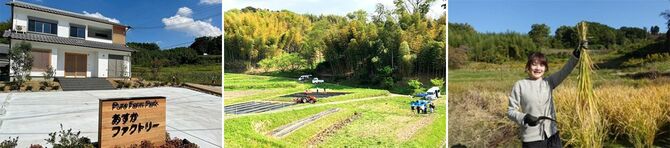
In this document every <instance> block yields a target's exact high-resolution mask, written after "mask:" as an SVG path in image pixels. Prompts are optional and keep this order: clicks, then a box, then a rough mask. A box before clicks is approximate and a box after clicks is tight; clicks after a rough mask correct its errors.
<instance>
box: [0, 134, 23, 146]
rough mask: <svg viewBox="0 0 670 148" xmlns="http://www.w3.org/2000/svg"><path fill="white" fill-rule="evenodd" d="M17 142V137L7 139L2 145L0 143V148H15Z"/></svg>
mask: <svg viewBox="0 0 670 148" xmlns="http://www.w3.org/2000/svg"><path fill="white" fill-rule="evenodd" d="M18 141H19V137H18V136H17V137H16V138H12V137H9V139H7V140H3V141H2V143H0V148H15V147H16V145H17V143H16V142H18Z"/></svg>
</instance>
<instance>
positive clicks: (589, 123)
mask: <svg viewBox="0 0 670 148" xmlns="http://www.w3.org/2000/svg"><path fill="white" fill-rule="evenodd" d="M577 32H578V33H579V37H580V42H581V43H585V42H587V26H586V22H581V23H579V24H578V26H577ZM581 43H580V44H581ZM579 48H580V55H581V56H580V58H579V63H578V65H579V77H578V87H577V89H578V93H577V95H578V98H577V105H575V107H576V111H577V118H578V121H580V123H578V124H577V125H579V127H580V129H581V130H582V132H579V133H574V134H575V135H573V136H574V138H576V141H575V142H576V143H575V146H579V147H603V142H604V139H605V138H606V136H607V129H606V128H607V126H606V125H607V124H606V123H605V122H606V120H603V118H602V116H601V113H600V111H599V110H598V104H599V101H598V99H596V97H597V96H596V94H595V92H594V91H593V81H591V74H592V73H593V61H591V57H590V56H589V53H588V52H587V51H586V49H587V48H586V47H584V46H580V47H579Z"/></svg>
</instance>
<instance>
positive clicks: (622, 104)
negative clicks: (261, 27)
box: [448, 55, 670, 147]
mask: <svg viewBox="0 0 670 148" xmlns="http://www.w3.org/2000/svg"><path fill="white" fill-rule="evenodd" d="M594 56H599V55H594ZM552 60H553V63H550V67H560V66H562V64H564V61H561V60H557V59H550V61H552ZM654 64H662V63H654ZM471 65H480V64H478V63H473V64H471ZM489 66H491V65H489ZM492 67H493V68H492ZM492 67H489V68H482V69H475V68H471V67H470V68H465V69H459V70H450V71H449V119H448V120H449V144H450V145H451V146H453V145H457V144H462V145H465V146H467V147H520V146H521V141H520V137H519V135H518V134H519V129H518V128H519V127H518V125H516V124H515V123H513V122H512V121H510V120H509V119H508V118H507V117H506V111H507V103H508V102H507V101H508V100H507V99H508V98H507V97H508V95H509V93H510V91H511V88H512V85H513V84H514V82H515V81H516V80H519V79H523V78H525V77H526V74H525V73H524V72H523V63H521V62H510V63H505V64H503V65H499V67H517V68H495V65H493V66H492ZM577 68H579V67H577ZM556 69H558V68H553V71H550V72H548V73H547V74H550V73H552V72H554V71H556ZM577 71H578V70H577V69H576V70H575V71H573V72H572V74H571V75H570V76H569V77H568V78H567V79H566V80H565V81H564V82H563V83H562V84H561V85H560V86H559V87H558V88H556V89H555V90H554V93H553V95H554V99H555V100H554V101H555V106H556V113H557V117H556V119H557V120H558V123H559V124H558V128H559V131H560V134H561V138H562V141H563V143H564V146H569V147H582V146H584V147H590V146H587V145H594V143H597V142H598V141H601V143H602V147H668V146H670V134H668V133H669V132H670V91H669V90H670V78H668V77H659V78H656V79H633V78H629V77H624V76H621V75H619V74H618V73H620V72H621V71H627V72H631V71H640V70H639V69H622V70H612V69H594V71H592V73H591V74H592V75H591V76H592V77H591V79H592V82H591V83H592V85H593V94H594V97H593V98H592V101H593V102H596V103H593V108H594V109H596V110H598V112H599V114H598V116H588V115H587V116H585V117H595V119H593V121H599V122H597V124H599V125H598V126H602V127H599V128H601V129H604V131H603V134H601V135H602V136H600V137H593V138H592V139H591V141H586V142H592V143H591V144H585V141H584V138H583V135H589V134H591V133H587V132H592V131H589V130H584V128H583V127H582V126H583V125H582V124H583V123H584V122H583V121H582V119H580V118H579V116H577V115H578V114H580V113H578V110H577V109H576V107H577V106H581V105H583V104H582V103H583V102H581V101H580V99H579V92H580V90H579V86H578V85H579V79H578V78H579V73H578V72H577Z"/></svg>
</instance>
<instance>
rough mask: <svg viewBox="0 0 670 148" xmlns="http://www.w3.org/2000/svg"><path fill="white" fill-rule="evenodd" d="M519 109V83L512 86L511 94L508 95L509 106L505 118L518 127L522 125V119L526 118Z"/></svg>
mask: <svg viewBox="0 0 670 148" xmlns="http://www.w3.org/2000/svg"><path fill="white" fill-rule="evenodd" d="M520 107H521V90H520V86H519V83H516V84H514V87H513V88H512V93H510V95H509V105H508V107H507V117H508V118H509V119H510V120H512V121H514V122H516V123H517V124H519V125H522V126H523V124H524V122H523V117H524V116H526V114H525V113H522V112H521V111H520V110H521V109H520Z"/></svg>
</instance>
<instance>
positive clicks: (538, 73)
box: [526, 52, 549, 80]
mask: <svg viewBox="0 0 670 148" xmlns="http://www.w3.org/2000/svg"><path fill="white" fill-rule="evenodd" d="M548 70H549V66H548V65H547V59H546V58H545V57H544V54H542V53H539V52H536V53H533V54H531V55H530V56H528V62H526V72H527V73H528V77H529V78H530V79H532V80H537V79H539V78H542V76H543V75H544V72H546V71H548Z"/></svg>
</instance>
